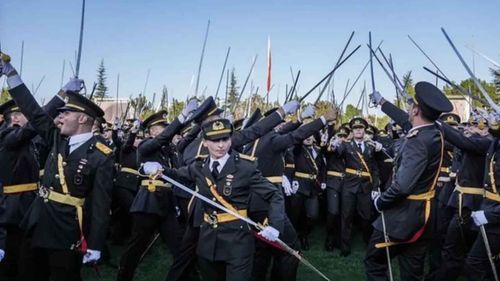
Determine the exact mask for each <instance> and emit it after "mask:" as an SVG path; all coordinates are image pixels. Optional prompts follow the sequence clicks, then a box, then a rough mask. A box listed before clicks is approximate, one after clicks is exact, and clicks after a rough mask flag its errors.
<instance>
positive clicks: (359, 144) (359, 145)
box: [358, 142, 363, 152]
mask: <svg viewBox="0 0 500 281" xmlns="http://www.w3.org/2000/svg"><path fill="white" fill-rule="evenodd" d="M358 147H359V151H361V152H363V147H362V146H361V143H360V142H358Z"/></svg>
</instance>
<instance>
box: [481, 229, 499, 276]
mask: <svg viewBox="0 0 500 281" xmlns="http://www.w3.org/2000/svg"><path fill="white" fill-rule="evenodd" d="M479 228H480V229H481V235H482V236H483V241H484V247H485V248H486V253H487V254H488V260H489V261H490V264H491V270H492V271H493V277H494V278H495V281H498V273H497V268H496V266H495V262H494V261H493V256H492V255H491V248H490V242H489V241H488V236H487V235H486V230H485V229H484V225H481V226H480V227H479Z"/></svg>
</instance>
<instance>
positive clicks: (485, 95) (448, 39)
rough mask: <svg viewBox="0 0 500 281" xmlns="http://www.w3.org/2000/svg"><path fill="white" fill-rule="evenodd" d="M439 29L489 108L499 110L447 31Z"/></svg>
mask: <svg viewBox="0 0 500 281" xmlns="http://www.w3.org/2000/svg"><path fill="white" fill-rule="evenodd" d="M441 31H442V32H443V34H444V37H446V40H447V41H448V43H450V45H451V48H452V49H453V51H455V54H456V55H457V57H458V59H459V60H460V62H461V63H462V65H463V66H464V68H465V70H466V71H467V73H469V76H470V77H471V78H472V81H474V84H476V86H477V87H478V89H479V91H480V92H481V94H482V95H483V97H484V98H485V99H486V100H487V101H488V103H489V105H490V106H491V108H493V109H494V110H495V111H496V112H500V107H498V105H496V104H495V103H494V102H493V100H492V99H491V97H490V95H489V94H488V93H487V92H486V90H485V89H484V88H483V86H482V85H481V83H480V82H479V80H478V79H477V78H476V76H475V75H474V73H473V72H472V71H471V69H470V68H469V66H468V65H467V63H466V62H465V60H464V58H463V57H462V55H461V54H460V52H459V51H458V49H457V47H455V44H453V41H451V39H450V37H449V36H448V33H446V30H444V28H442V27H441Z"/></svg>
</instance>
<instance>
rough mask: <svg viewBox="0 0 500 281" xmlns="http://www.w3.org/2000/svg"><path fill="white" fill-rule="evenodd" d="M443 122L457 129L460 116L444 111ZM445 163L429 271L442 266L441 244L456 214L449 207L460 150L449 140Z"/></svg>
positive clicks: (438, 198)
mask: <svg viewBox="0 0 500 281" xmlns="http://www.w3.org/2000/svg"><path fill="white" fill-rule="evenodd" d="M439 120H441V122H445V123H446V124H448V125H450V126H452V127H453V128H455V129H457V127H458V124H460V116H458V115H456V114H455V113H451V112H450V113H444V114H442V115H441V116H440V117H439ZM444 151H445V153H444V155H443V163H442V164H441V168H440V172H439V177H438V182H437V184H436V208H437V211H436V217H437V218H436V220H435V229H436V235H434V236H433V240H432V244H431V247H430V249H429V272H433V271H435V270H436V269H438V268H439V267H440V266H441V246H442V245H443V243H444V241H445V236H446V231H447V229H448V225H449V223H450V220H451V218H452V217H453V214H454V209H453V208H450V207H448V201H449V199H450V196H451V194H452V193H453V190H454V189H455V178H456V173H457V169H458V164H459V162H458V161H456V160H457V159H456V157H455V154H456V153H455V151H460V150H459V149H457V148H456V147H454V146H453V145H452V144H450V143H449V142H445V146H444Z"/></svg>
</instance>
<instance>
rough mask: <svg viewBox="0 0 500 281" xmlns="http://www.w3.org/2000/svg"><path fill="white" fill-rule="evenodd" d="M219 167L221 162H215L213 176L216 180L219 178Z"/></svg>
mask: <svg viewBox="0 0 500 281" xmlns="http://www.w3.org/2000/svg"><path fill="white" fill-rule="evenodd" d="M218 167H219V162H218V161H214V162H213V163H212V176H213V177H214V179H217V178H218V177H219V170H218V169H217V168H218Z"/></svg>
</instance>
